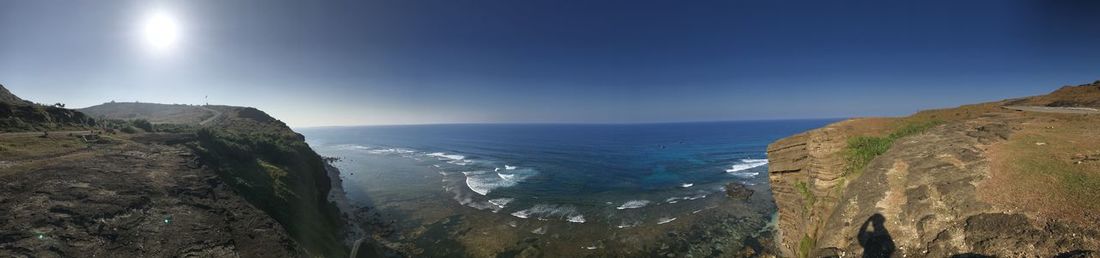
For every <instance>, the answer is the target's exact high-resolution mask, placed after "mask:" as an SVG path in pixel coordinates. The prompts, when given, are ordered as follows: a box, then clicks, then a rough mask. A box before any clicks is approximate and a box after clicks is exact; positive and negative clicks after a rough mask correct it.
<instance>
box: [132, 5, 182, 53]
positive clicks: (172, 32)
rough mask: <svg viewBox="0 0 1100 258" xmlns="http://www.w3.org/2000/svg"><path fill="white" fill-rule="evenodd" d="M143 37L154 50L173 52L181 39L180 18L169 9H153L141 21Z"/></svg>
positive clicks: (148, 46)
mask: <svg viewBox="0 0 1100 258" xmlns="http://www.w3.org/2000/svg"><path fill="white" fill-rule="evenodd" d="M141 37H142V40H143V41H144V43H145V46H146V47H147V48H149V50H152V51H153V52H156V53H168V52H172V50H174V49H175V48H176V46H177V45H178V44H179V40H180V23H179V20H178V19H176V17H175V16H174V15H172V13H170V12H168V11H165V10H155V11H152V12H150V13H149V14H148V15H147V16H146V17H145V20H143V21H142V23H141Z"/></svg>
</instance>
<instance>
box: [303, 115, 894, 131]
mask: <svg viewBox="0 0 1100 258" xmlns="http://www.w3.org/2000/svg"><path fill="white" fill-rule="evenodd" d="M870 117H875V116H870ZM851 118H855V117H820V118H771V119H768V118H765V119H733V120H693V121H654V122H442V123H408V124H359V125H319V126H291V128H292V129H322V128H349V127H388V126H433V125H652V124H702V123H725V122H756V121H759V122H763V121H795V120H830V119H837V120H842V119H851Z"/></svg>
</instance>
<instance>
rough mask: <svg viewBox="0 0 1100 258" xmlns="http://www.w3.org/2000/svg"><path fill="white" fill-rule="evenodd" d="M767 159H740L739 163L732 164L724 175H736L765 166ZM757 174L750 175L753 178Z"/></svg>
mask: <svg viewBox="0 0 1100 258" xmlns="http://www.w3.org/2000/svg"><path fill="white" fill-rule="evenodd" d="M767 164H768V160H767V159H742V160H741V163H739V164H733V166H730V168H729V169H726V173H737V172H738V171H743V170H748V169H751V168H755V167H759V166H763V165H767ZM756 174H757V173H752V175H753V176H755V175H756Z"/></svg>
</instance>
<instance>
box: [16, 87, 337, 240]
mask: <svg viewBox="0 0 1100 258" xmlns="http://www.w3.org/2000/svg"><path fill="white" fill-rule="evenodd" d="M5 92H6V91H5ZM16 99H17V97H16ZM20 100H21V99H20ZM4 108H7V109H4ZM4 110H9V111H11V112H4ZM83 111H86V112H88V115H85V112H81V111H77V110H69V109H65V108H63V107H62V105H56V106H53V107H45V106H41V105H35V104H31V103H27V102H22V103H9V102H0V122H4V123H0V182H2V183H0V218H3V219H0V256H4V257H95V256H100V257H346V256H347V255H348V248H347V246H345V245H344V235H343V233H344V232H343V228H344V223H345V221H344V219H343V218H342V216H341V215H340V213H339V211H338V210H337V208H336V207H335V206H334V205H333V204H332V203H331V202H329V201H328V197H327V195H328V194H329V192H330V189H331V187H332V186H331V182H332V181H331V180H330V178H329V175H328V172H327V171H326V164H325V162H324V160H323V159H322V158H321V157H320V156H319V155H317V154H316V153H315V152H314V151H313V150H312V149H311V148H310V147H309V146H308V145H307V144H306V143H305V141H304V137H302V135H300V134H298V133H295V132H294V131H292V130H291V129H290V128H289V127H287V126H286V125H285V124H284V123H282V122H280V121H279V120H277V119H275V118H273V117H271V116H269V115H267V114H266V113H264V112H263V111H260V110H257V109H255V108H247V107H232V106H188V105H161V104H148V103H125V104H123V103H108V104H104V105H101V106H97V107H92V108H88V109H84V110H83ZM90 117H96V119H91V118H90ZM5 121H6V122H5ZM150 121H153V122H150ZM26 131H38V132H26Z"/></svg>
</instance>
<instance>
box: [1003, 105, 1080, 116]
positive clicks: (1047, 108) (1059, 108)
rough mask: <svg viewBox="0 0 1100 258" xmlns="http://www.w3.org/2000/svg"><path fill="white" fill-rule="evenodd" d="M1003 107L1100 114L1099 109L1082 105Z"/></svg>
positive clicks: (1036, 110)
mask: <svg viewBox="0 0 1100 258" xmlns="http://www.w3.org/2000/svg"><path fill="white" fill-rule="evenodd" d="M1003 108H1005V109H1011V110H1017V111H1027V112H1041V113H1061V114H1100V110H1097V109H1095V108H1083V107H1043V106H1004V107H1003Z"/></svg>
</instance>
